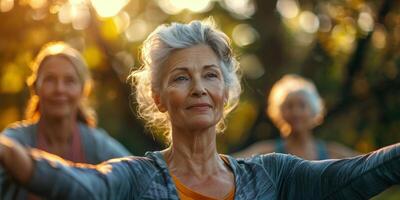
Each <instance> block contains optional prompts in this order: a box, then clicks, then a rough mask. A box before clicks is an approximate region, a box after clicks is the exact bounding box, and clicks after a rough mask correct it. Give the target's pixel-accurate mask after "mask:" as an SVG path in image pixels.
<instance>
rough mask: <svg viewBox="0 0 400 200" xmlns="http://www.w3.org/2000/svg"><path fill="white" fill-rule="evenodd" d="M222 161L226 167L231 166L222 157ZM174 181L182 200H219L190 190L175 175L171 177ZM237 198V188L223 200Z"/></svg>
mask: <svg viewBox="0 0 400 200" xmlns="http://www.w3.org/2000/svg"><path fill="white" fill-rule="evenodd" d="M221 158H222V160H223V161H224V162H225V164H226V165H228V166H229V160H228V159H227V158H226V157H224V156H221ZM171 176H172V179H173V180H174V183H175V185H176V189H177V190H178V195H179V198H180V199H181V200H217V199H215V198H211V197H208V196H205V195H203V194H200V193H198V192H196V191H193V190H191V189H190V188H188V187H186V186H185V185H183V184H182V182H180V181H179V179H178V178H176V177H175V176H174V175H171ZM234 197H235V188H233V189H232V190H231V191H230V192H229V193H228V194H227V195H226V196H225V197H224V198H222V199H223V200H233V199H234Z"/></svg>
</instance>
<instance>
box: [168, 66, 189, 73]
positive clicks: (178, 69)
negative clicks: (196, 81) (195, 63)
mask: <svg viewBox="0 0 400 200" xmlns="http://www.w3.org/2000/svg"><path fill="white" fill-rule="evenodd" d="M176 71H185V72H187V71H189V69H188V68H186V67H177V68H174V69H172V70H171V71H169V73H173V72H176Z"/></svg>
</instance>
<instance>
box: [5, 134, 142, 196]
mask: <svg viewBox="0 0 400 200" xmlns="http://www.w3.org/2000/svg"><path fill="white" fill-rule="evenodd" d="M138 160H139V159H135V158H134V157H127V158H121V159H114V160H110V161H108V162H105V163H102V164H99V165H89V164H80V163H72V162H69V161H65V160H63V159H61V158H60V157H58V156H56V155H53V154H49V153H46V152H44V151H40V150H37V149H30V150H26V149H24V148H23V147H22V146H21V145H20V144H18V143H17V142H14V141H13V140H12V139H9V138H7V137H6V136H3V135H1V136H0V164H1V165H2V166H3V167H4V169H5V170H6V173H7V174H9V175H10V176H11V177H12V178H14V179H16V180H17V181H18V182H20V183H21V185H23V186H24V187H26V188H27V189H28V190H29V191H30V192H32V193H35V194H38V195H40V196H43V197H47V198H49V199H135V198H136V197H137V196H138V195H139V194H141V192H142V191H141V190H142V189H143V188H141V187H140V185H139V186H137V185H136V184H134V183H137V182H140V181H141V182H143V180H140V179H141V178H143V177H144V176H146V173H145V172H147V171H146V170H145V169H143V168H141V167H140V165H137V164H138V163H139V162H140V161H138ZM133 166H136V167H133ZM135 186H137V187H135Z"/></svg>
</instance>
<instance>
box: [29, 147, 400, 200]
mask: <svg viewBox="0 0 400 200" xmlns="http://www.w3.org/2000/svg"><path fill="white" fill-rule="evenodd" d="M32 157H33V158H34V160H35V171H34V175H33V177H32V179H31V181H30V182H29V183H28V184H27V187H28V188H29V189H30V190H32V191H35V192H37V193H39V194H42V195H43V196H46V197H48V198H50V199H112V200H117V199H173V200H175V199H179V197H178V194H177V189H176V187H175V184H174V182H173V179H172V178H171V175H170V173H169V170H168V167H167V164H166V162H165V160H164V158H163V156H162V154H161V153H160V152H149V153H147V154H146V156H145V157H125V158H121V159H114V160H111V161H108V162H106V163H102V164H100V165H97V166H71V165H68V164H66V163H63V162H62V161H59V160H54V159H51V158H46V156H44V155H41V154H40V153H38V152H34V153H32ZM228 159H229V162H230V167H231V168H232V171H233V174H234V177H235V186H236V191H235V199H236V200H245V199H246V200H256V199H263V200H265V199H290V200H291V199H293V200H302V199H307V200H308V199H313V200H314V199H351V200H355V199H368V198H370V197H372V196H374V195H376V194H377V193H379V192H381V191H383V190H384V189H386V188H388V187H389V186H391V185H393V184H398V183H399V182H400V144H396V145H392V146H389V147H386V148H384V149H380V150H378V151H375V152H372V153H370V154H366V155H362V156H357V157H353V158H349V159H342V160H323V161H306V160H302V159H300V158H297V157H294V156H290V155H284V154H277V153H272V154H266V155H259V156H254V157H252V158H248V159H244V160H242V159H235V158H233V157H230V156H228Z"/></svg>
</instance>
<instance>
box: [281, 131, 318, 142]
mask: <svg viewBox="0 0 400 200" xmlns="http://www.w3.org/2000/svg"><path fill="white" fill-rule="evenodd" d="M286 141H288V143H291V144H292V145H299V146H302V145H306V144H308V143H310V142H311V143H312V142H314V137H313V135H312V132H311V131H302V132H291V133H290V134H289V135H288V136H287V138H286Z"/></svg>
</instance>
